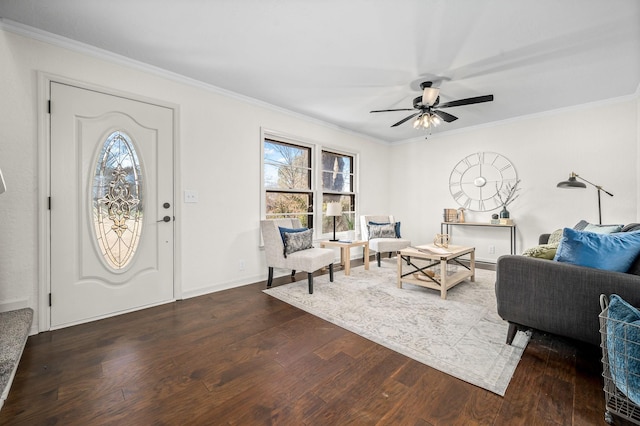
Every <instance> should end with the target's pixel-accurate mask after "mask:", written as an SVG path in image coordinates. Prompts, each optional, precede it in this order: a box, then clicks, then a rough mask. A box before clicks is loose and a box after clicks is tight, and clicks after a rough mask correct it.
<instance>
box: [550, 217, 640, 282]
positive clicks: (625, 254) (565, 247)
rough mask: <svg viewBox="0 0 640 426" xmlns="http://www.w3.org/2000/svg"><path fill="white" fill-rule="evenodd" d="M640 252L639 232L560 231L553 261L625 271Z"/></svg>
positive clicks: (565, 229) (567, 229)
mask: <svg viewBox="0 0 640 426" xmlns="http://www.w3.org/2000/svg"><path fill="white" fill-rule="evenodd" d="M639 253H640V232H621V233H616V234H596V233H594V232H586V231H576V230H574V229H571V228H564V229H563V230H562V238H561V239H560V245H559V246H558V251H557V252H556V255H555V257H554V258H553V260H556V261H558V262H566V263H571V264H574V265H579V266H587V267H589V268H596V269H604V270H607V271H617V272H627V271H628V270H629V268H630V267H631V264H632V263H633V261H634V260H635V258H636V257H637V256H638V254H639Z"/></svg>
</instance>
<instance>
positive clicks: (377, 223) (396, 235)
mask: <svg viewBox="0 0 640 426" xmlns="http://www.w3.org/2000/svg"><path fill="white" fill-rule="evenodd" d="M371 225H393V226H394V229H395V238H402V237H401V236H400V222H393V223H390V222H385V223H380V222H369V224H368V225H367V229H369V239H371V238H393V237H372V236H371Z"/></svg>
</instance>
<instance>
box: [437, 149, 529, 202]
mask: <svg viewBox="0 0 640 426" xmlns="http://www.w3.org/2000/svg"><path fill="white" fill-rule="evenodd" d="M517 180H518V174H517V173H516V169H515V167H513V164H511V161H509V160H508V159H507V158H506V157H504V156H502V155H500V154H497V153H495V152H477V153H475V154H470V155H467V156H466V157H464V158H463V159H462V160H460V161H459V162H458V164H456V165H455V167H454V168H453V170H452V171H451V175H450V176H449V191H450V192H451V195H452V196H453V199H454V200H456V202H457V203H458V204H459V205H461V206H462V207H464V208H465V209H468V210H471V211H478V212H487V211H490V210H495V209H496V208H498V207H502V205H501V203H500V199H499V198H498V193H499V192H500V191H501V190H503V189H504V187H505V185H507V184H508V183H511V184H515V183H516V181H517Z"/></svg>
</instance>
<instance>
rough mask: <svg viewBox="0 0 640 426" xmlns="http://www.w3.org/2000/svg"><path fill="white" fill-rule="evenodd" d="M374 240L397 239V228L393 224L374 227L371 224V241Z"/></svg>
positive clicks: (370, 223)
mask: <svg viewBox="0 0 640 426" xmlns="http://www.w3.org/2000/svg"><path fill="white" fill-rule="evenodd" d="M374 238H396V226H395V225H394V224H393V223H387V224H385V225H373V224H372V222H369V239H370V240H372V239H374Z"/></svg>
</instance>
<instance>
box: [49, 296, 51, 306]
mask: <svg viewBox="0 0 640 426" xmlns="http://www.w3.org/2000/svg"><path fill="white" fill-rule="evenodd" d="M49 306H51V293H49Z"/></svg>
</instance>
